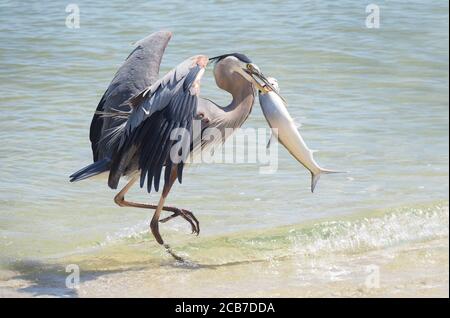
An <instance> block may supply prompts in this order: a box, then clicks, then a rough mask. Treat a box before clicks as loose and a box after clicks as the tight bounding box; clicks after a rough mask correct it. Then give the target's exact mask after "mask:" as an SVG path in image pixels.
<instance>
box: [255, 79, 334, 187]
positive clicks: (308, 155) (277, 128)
mask: <svg viewBox="0 0 450 318" xmlns="http://www.w3.org/2000/svg"><path fill="white" fill-rule="evenodd" d="M267 80H268V82H269V83H270V84H271V87H270V89H264V90H259V103H260V106H261V109H262V111H263V114H264V117H265V118H266V120H267V122H268V123H269V126H270V127H271V128H272V136H271V139H272V138H274V137H275V138H277V139H278V141H279V142H280V143H281V144H282V145H283V146H284V147H285V148H286V149H287V150H288V151H289V153H290V154H291V155H292V156H293V157H294V158H295V159H296V160H297V161H298V162H300V163H301V164H302V165H303V166H304V167H305V168H306V169H307V170H309V172H311V192H314V189H315V188H316V185H317V182H318V181H319V179H320V177H321V175H323V174H330V173H341V171H335V170H329V169H324V168H322V167H320V165H319V164H318V163H317V162H316V161H315V160H314V155H313V154H314V151H313V150H311V149H309V148H308V146H307V145H306V143H305V141H304V140H303V138H302V136H301V135H300V132H299V131H298V129H297V125H296V124H295V122H294V120H293V119H292V117H291V115H290V114H289V112H288V110H287V104H286V102H285V101H284V100H283V99H282V98H281V97H280V89H279V85H278V81H277V80H276V79H275V78H273V77H268V78H267ZM271 139H270V140H271ZM270 140H269V144H268V146H269V145H270Z"/></svg>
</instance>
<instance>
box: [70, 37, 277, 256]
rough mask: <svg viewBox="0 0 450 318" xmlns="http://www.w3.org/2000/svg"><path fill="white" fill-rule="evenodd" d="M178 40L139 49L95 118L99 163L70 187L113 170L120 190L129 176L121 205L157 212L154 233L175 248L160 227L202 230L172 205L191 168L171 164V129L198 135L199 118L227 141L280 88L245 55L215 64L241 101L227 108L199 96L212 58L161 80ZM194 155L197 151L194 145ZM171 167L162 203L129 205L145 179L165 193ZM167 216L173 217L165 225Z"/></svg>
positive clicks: (152, 41) (197, 59) (191, 62)
mask: <svg viewBox="0 0 450 318" xmlns="http://www.w3.org/2000/svg"><path fill="white" fill-rule="evenodd" d="M171 36H172V34H171V33H170V32H167V31H160V32H156V33H154V34H151V35H150V36H148V37H146V38H145V39H143V40H141V41H139V42H138V43H137V46H136V48H135V49H134V51H133V52H132V53H131V54H130V55H129V56H128V58H127V59H126V61H125V62H124V63H123V65H122V66H121V67H120V68H119V70H118V71H117V73H116V75H115V76H114V78H113V80H112V82H111V84H110V85H109V87H108V89H107V90H106V92H105V93H104V95H103V97H102V98H101V100H100V103H99V104H98V107H97V111H96V112H95V114H94V117H93V119H92V123H91V127H90V140H91V143H92V152H93V159H94V163H93V164H91V165H89V166H87V167H85V168H83V169H81V170H79V171H77V172H76V173H74V174H72V175H71V176H70V181H78V180H82V179H86V178H89V177H92V176H95V175H98V174H100V173H104V172H108V171H109V177H108V185H109V186H110V187H111V188H112V189H116V188H117V186H118V183H119V180H120V178H121V177H122V176H127V177H129V178H130V180H129V182H128V183H127V184H126V186H125V187H124V188H123V189H122V190H121V191H120V192H119V193H118V194H117V195H116V196H115V198H114V201H115V202H116V203H117V204H118V205H119V206H121V207H138V208H148V209H154V210H155V212H154V214H153V217H152V220H151V222H150V228H151V232H152V233H153V235H154V237H155V239H156V241H157V242H158V243H159V244H162V245H165V246H166V247H167V248H168V246H167V245H166V244H164V241H163V239H162V237H161V235H160V232H159V223H160V222H167V221H169V220H171V219H173V218H175V217H177V216H181V217H182V218H184V219H185V220H186V221H188V222H189V223H190V225H191V227H192V232H193V233H196V234H197V235H198V233H199V232H200V227H199V222H198V220H197V218H196V217H195V216H194V214H193V213H192V212H190V211H188V210H186V209H180V208H176V207H171V206H166V205H164V204H165V201H166V198H167V195H168V194H169V191H170V189H171V188H172V186H173V184H174V182H175V181H176V180H177V179H178V180H179V182H180V183H181V181H182V172H183V167H184V161H183V160H182V161H180V162H174V161H173V160H172V159H171V156H170V150H171V147H172V146H173V145H174V143H175V142H176V141H175V140H172V139H171V138H170V134H171V131H173V130H174V129H177V128H184V129H185V130H186V131H187V132H189V133H192V127H193V121H194V120H195V119H198V120H201V129H202V130H204V129H206V128H209V127H215V128H217V129H219V130H220V131H221V132H222V133H223V138H224V139H226V138H227V137H228V135H226V131H230V130H229V129H226V128H233V129H236V128H239V127H241V125H242V124H243V123H244V122H245V120H246V119H247V117H248V115H249V114H250V111H251V109H252V107H253V103H254V101H255V94H256V89H260V90H264V89H265V90H271V89H272V90H273V87H272V88H270V87H271V84H270V83H268V81H267V78H265V77H264V76H263V75H262V74H261V72H260V71H259V68H258V67H257V66H256V65H255V64H253V63H252V62H251V60H250V59H249V58H248V57H247V56H245V55H244V54H240V53H232V54H225V55H220V56H217V57H214V58H212V59H210V60H211V61H213V62H214V63H215V65H214V77H215V80H216V83H217V86H218V87H219V88H221V89H223V90H225V91H227V92H229V93H230V94H231V95H232V97H233V99H232V101H231V103H230V104H229V105H228V106H225V107H220V106H218V105H217V104H215V103H214V102H212V101H210V100H208V99H204V98H201V97H200V96H199V88H200V80H201V78H202V75H203V73H204V71H205V68H206V66H207V64H208V58H207V57H206V56H204V55H197V56H194V57H191V58H189V59H187V60H185V61H184V62H182V63H181V64H179V65H178V66H177V67H176V68H175V69H173V70H172V71H170V72H169V73H167V74H166V75H164V76H163V77H162V78H161V79H159V80H158V73H159V67H160V63H161V59H162V56H163V53H164V50H165V48H166V46H167V44H168V42H169V40H170V38H171ZM259 81H261V82H262V83H265V84H263V85H264V86H262V85H261V84H262V83H260V82H259ZM228 134H229V133H228ZM200 145H201V148H202V147H206V146H208V142H204V141H202V142H201V143H200ZM189 149H190V151H191V152H193V151H195V146H194V141H193V140H191V145H190V147H189ZM163 167H165V172H164V187H163V190H162V194H161V197H160V200H159V202H158V204H157V205H152V204H143V203H135V202H130V201H127V200H125V194H126V193H127V192H128V190H129V189H130V188H131V187H132V186H133V184H134V183H135V182H136V181H137V180H138V179H139V180H140V186H141V187H143V186H144V185H145V183H146V187H147V191H148V192H150V191H151V190H152V186H153V188H154V189H155V190H156V191H158V190H159V183H160V176H161V172H162V169H163ZM145 181H146V182H145ZM161 211H169V212H172V215H170V216H168V217H166V218H163V219H161V220H160V214H161ZM169 251H170V250H169Z"/></svg>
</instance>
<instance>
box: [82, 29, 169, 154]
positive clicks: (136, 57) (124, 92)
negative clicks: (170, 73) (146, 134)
mask: <svg viewBox="0 0 450 318" xmlns="http://www.w3.org/2000/svg"><path fill="white" fill-rule="evenodd" d="M171 37H172V33H171V32H168V31H159V32H155V33H152V34H150V35H149V36H147V37H146V38H144V39H142V40H140V41H138V42H137V43H136V48H135V49H134V50H133V51H132V52H131V53H130V55H129V56H128V57H127V59H126V60H125V62H124V63H123V64H122V66H121V67H120V68H119V69H118V70H117V72H116V74H115V76H114V78H113V80H112V81H111V83H110V84H109V87H108V88H107V90H106V92H105V93H104V94H103V97H102V98H101V100H100V103H99V104H98V106H97V111H96V113H95V114H94V117H93V118H92V122H91V127H90V134H89V138H90V140H91V146H92V153H93V157H94V161H97V160H100V159H102V158H104V157H105V156H111V153H112V152H114V150H116V149H117V144H114V143H113V142H112V140H110V139H111V136H113V134H112V133H111V132H112V131H114V130H115V129H116V128H117V127H119V126H120V125H121V124H123V122H124V121H125V120H126V119H124V118H123V117H118V116H116V117H106V116H102V115H101V113H102V112H111V111H116V110H118V111H122V112H126V111H129V105H128V104H127V103H126V102H127V101H128V99H129V98H131V97H132V96H134V95H136V94H138V93H139V92H141V91H142V90H143V89H145V88H146V87H148V86H150V85H152V84H153V83H155V82H156V81H157V79H158V77H159V75H158V74H159V67H160V64H161V60H162V57H163V54H164V50H165V49H166V47H167V44H168V43H169V41H170V38H171Z"/></svg>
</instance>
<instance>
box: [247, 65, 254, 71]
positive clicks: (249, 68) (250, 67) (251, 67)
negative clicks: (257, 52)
mask: <svg viewBox="0 0 450 318" xmlns="http://www.w3.org/2000/svg"><path fill="white" fill-rule="evenodd" d="M247 69H248V70H249V71H251V70H252V69H253V65H251V64H250V63H249V64H247Z"/></svg>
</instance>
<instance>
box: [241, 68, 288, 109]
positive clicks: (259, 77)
mask: <svg viewBox="0 0 450 318" xmlns="http://www.w3.org/2000/svg"><path fill="white" fill-rule="evenodd" d="M246 72H247V73H248V74H250V76H251V77H252V78H253V80H254V81H255V82H256V88H257V89H258V90H259V91H260V92H262V93H268V92H274V93H275V94H276V95H278V97H279V98H280V99H281V100H282V101H283V103H284V105H285V106H287V102H286V100H285V99H284V98H283V96H281V95H280V94H279V89H278V87H274V86H273V84H272V83H271V81H269V79H268V78H267V77H266V76H265V75H264V74H263V73H262V72H261V70H260V69H259V67H258V66H256V65H255V64H253V63H249V64H247V69H246Z"/></svg>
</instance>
